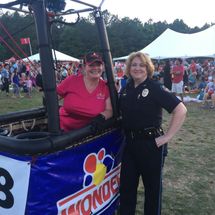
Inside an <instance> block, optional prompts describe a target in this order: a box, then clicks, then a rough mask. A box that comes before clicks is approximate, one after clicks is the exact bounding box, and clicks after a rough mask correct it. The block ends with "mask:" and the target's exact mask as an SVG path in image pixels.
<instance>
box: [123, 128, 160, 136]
mask: <svg viewBox="0 0 215 215" xmlns="http://www.w3.org/2000/svg"><path fill="white" fill-rule="evenodd" d="M125 133H126V134H129V135H131V137H132V138H134V137H145V138H155V137H159V136H161V135H163V129H162V128H155V127H148V128H144V129H141V130H126V131H125Z"/></svg>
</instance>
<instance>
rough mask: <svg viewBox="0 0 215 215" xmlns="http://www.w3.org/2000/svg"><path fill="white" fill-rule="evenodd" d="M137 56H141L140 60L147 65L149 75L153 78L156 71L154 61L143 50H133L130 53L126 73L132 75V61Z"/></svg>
mask: <svg viewBox="0 0 215 215" xmlns="http://www.w3.org/2000/svg"><path fill="white" fill-rule="evenodd" d="M135 57H139V58H140V60H141V61H142V62H143V63H144V64H145V65H146V70H147V75H148V77H150V78H151V77H152V76H153V73H154V65H153V63H152V60H151V58H150V57H149V56H148V55H147V54H144V53H142V52H132V53H131V54H130V55H129V57H128V59H127V60H126V70H125V74H126V75H127V76H130V69H131V62H132V61H133V59H134V58H135Z"/></svg>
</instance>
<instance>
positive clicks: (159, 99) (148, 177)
mask: <svg viewBox="0 0 215 215" xmlns="http://www.w3.org/2000/svg"><path fill="white" fill-rule="evenodd" d="M153 72H154V66H153V63H152V61H151V59H150V58H149V57H148V56H147V55H145V54H143V53H141V52H135V53H131V54H130V56H129V57H128V59H127V63H126V74H127V75H128V76H129V78H130V81H128V83H127V85H126V87H125V88H124V89H122V90H121V92H120V111H121V114H122V127H123V128H124V131H125V136H126V145H125V148H124V152H123V157H122V165H121V176H120V180H121V182H120V214H121V215H134V214H135V208H136V201H137V188H138V183H139V177H140V176H141V177H142V181H143V185H144V188H145V203H144V215H160V214H161V185H162V182H161V176H162V174H161V171H162V166H163V151H164V146H165V144H166V143H167V142H168V141H169V140H170V139H171V138H172V137H173V136H174V135H175V134H176V132H177V131H178V130H179V129H180V127H181V126H182V124H183V122H184V119H185V116H186V111H187V110H186V107H185V106H184V105H183V103H182V102H181V101H180V100H179V99H178V98H177V97H176V96H174V95H172V94H171V93H169V92H167V91H165V90H164V89H163V88H162V87H161V85H160V84H159V83H157V82H156V81H154V80H152V76H153ZM162 108H164V109H165V110H167V111H168V112H169V113H171V114H172V116H171V120H170V123H169V127H168V129H167V131H166V133H165V134H164V133H163V130H162V128H161V124H162Z"/></svg>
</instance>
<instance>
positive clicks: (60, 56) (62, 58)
mask: <svg viewBox="0 0 215 215" xmlns="http://www.w3.org/2000/svg"><path fill="white" fill-rule="evenodd" d="M55 54H56V58H57V60H58V61H76V62H79V61H80V60H79V59H77V58H74V57H71V56H69V55H67V54H64V53H62V52H59V51H57V50H55ZM52 56H53V59H55V57H54V56H55V55H54V50H53V49H52ZM28 59H29V60H31V61H39V60H40V55H39V53H37V54H34V55H31V56H30V57H28V58H24V59H23V61H28Z"/></svg>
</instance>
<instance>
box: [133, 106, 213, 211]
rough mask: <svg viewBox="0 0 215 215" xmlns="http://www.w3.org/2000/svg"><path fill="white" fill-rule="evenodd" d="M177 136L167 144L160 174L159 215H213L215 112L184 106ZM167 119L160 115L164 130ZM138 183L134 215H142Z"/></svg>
mask: <svg viewBox="0 0 215 215" xmlns="http://www.w3.org/2000/svg"><path fill="white" fill-rule="evenodd" d="M186 106H187V109H188V114H187V118H186V121H185V123H184V125H183V127H182V129H181V130H180V132H179V133H178V134H177V135H176V136H175V137H174V139H172V140H171V142H170V143H169V153H168V157H167V159H166V161H165V166H164V171H163V202H162V203H163V204H162V214H163V215H215V155H214V153H215V139H214V131H215V127H214V123H215V119H214V116H215V110H205V109H201V108H200V104H196V103H188V104H187V105H186ZM168 120H169V115H167V114H166V113H165V115H164V128H165V127H166V125H167V122H168ZM143 192H144V191H143V186H142V184H141V183H140V186H139V196H138V205H137V213H136V214H137V215H140V214H143V212H142V211H143V203H142V202H143V200H142V196H143Z"/></svg>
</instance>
